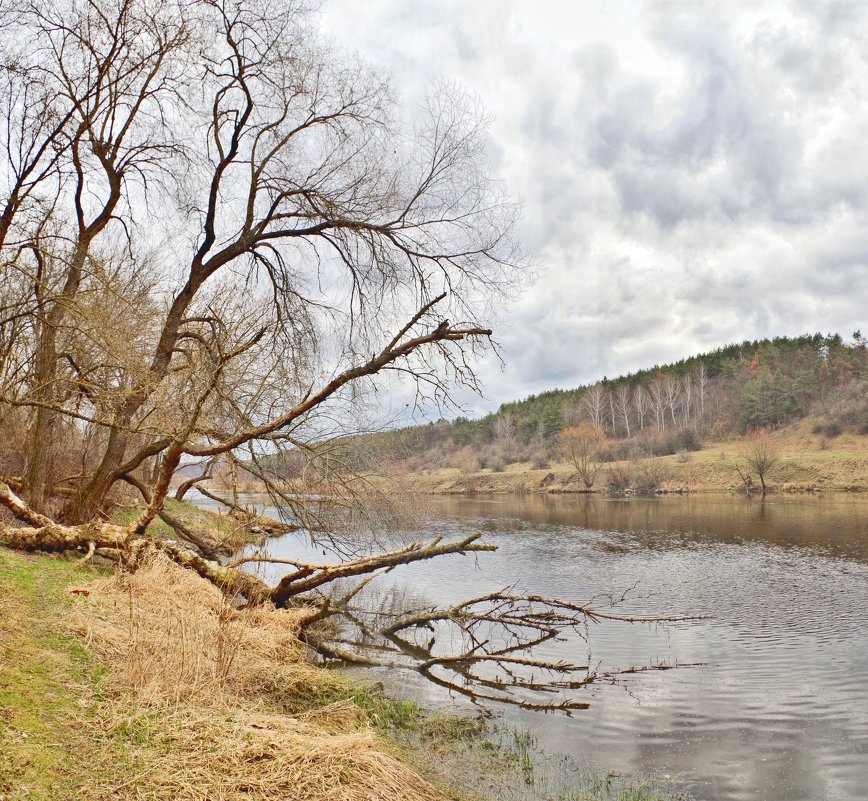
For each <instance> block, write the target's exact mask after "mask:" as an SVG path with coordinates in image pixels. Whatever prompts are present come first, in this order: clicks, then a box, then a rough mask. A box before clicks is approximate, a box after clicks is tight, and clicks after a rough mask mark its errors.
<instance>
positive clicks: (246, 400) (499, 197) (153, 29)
mask: <svg viewBox="0 0 868 801" xmlns="http://www.w3.org/2000/svg"><path fill="white" fill-rule="evenodd" d="M0 81H2V86H3V91H2V92H0V133H2V140H3V149H4V153H3V159H2V162H0V180H2V188H0V192H2V195H0V281H2V284H0V293H2V294H0V435H2V442H0V471H2V476H0V504H2V505H3V506H4V507H5V508H6V509H7V510H8V513H11V516H13V517H14V518H15V519H16V521H17V524H15V525H13V524H12V523H11V522H9V514H8V513H7V520H6V521H3V520H0V540H2V541H3V542H5V544H6V545H7V546H11V547H20V548H30V549H49V550H50V549H64V550H70V549H72V550H74V549H83V550H88V552H89V553H93V552H95V551H98V552H99V553H101V554H103V555H106V556H110V557H112V558H114V559H116V560H118V561H120V562H122V563H124V564H126V565H128V566H131V567H134V566H135V565H136V564H137V562H138V561H140V560H141V558H142V556H143V554H145V553H146V552H149V551H152V550H154V549H157V550H160V551H161V552H163V553H164V554H166V555H167V556H168V557H169V558H172V559H173V560H175V561H177V562H179V563H180V564H183V565H185V566H188V567H190V568H192V569H194V570H197V571H198V572H199V573H201V574H202V575H203V576H206V577H207V578H209V579H211V580H212V581H215V582H217V583H218V584H220V585H221V586H222V587H224V588H225V589H226V590H227V592H241V593H242V594H243V595H244V596H245V597H246V598H247V599H248V601H270V602H273V603H275V604H277V605H285V604H288V603H293V602H296V601H297V600H298V599H299V598H301V599H304V600H305V601H306V602H309V603H312V604H313V606H314V610H315V611H314V612H313V613H312V615H311V621H313V620H315V619H322V618H323V617H326V616H329V615H331V614H336V613H338V612H340V613H342V614H353V613H354V612H353V609H354V608H353V607H352V603H351V602H352V599H353V598H355V597H356V594H357V592H358V591H359V589H360V588H361V587H362V586H363V585H364V584H365V583H367V582H368V581H369V580H370V577H371V576H373V575H376V574H378V573H379V572H382V571H385V570H390V569H392V568H393V567H395V566H397V565H400V564H405V563H408V562H412V561H417V560H419V559H429V558H432V557H435V556H441V555H448V554H467V553H473V552H475V551H482V550H487V549H490V546H487V545H484V544H482V543H481V542H480V540H479V536H478V535H475V534H474V535H471V536H468V537H465V538H462V539H459V540H456V541H453V542H442V541H440V540H437V541H434V542H432V543H429V544H428V545H427V546H421V545H417V544H411V545H409V546H407V545H404V546H401V547H399V548H397V549H395V550H391V551H385V552H381V553H374V554H365V555H362V556H358V555H357V558H354V559H348V560H346V561H344V562H343V563H341V565H340V566H338V567H335V566H334V565H315V564H301V563H294V564H293V565H290V566H288V567H289V568H290V570H289V572H288V574H287V576H286V577H284V578H283V579H282V580H281V581H280V582H279V583H278V584H277V586H275V587H268V586H266V585H264V584H262V582H260V581H258V580H257V579H255V578H254V577H253V576H251V575H250V574H249V573H246V572H244V571H243V570H241V569H239V568H240V567H241V565H240V564H231V563H230V564H229V565H225V564H221V563H220V562H219V561H218V560H217V559H215V554H214V553H213V552H211V551H209V548H208V545H207V543H205V542H203V541H202V540H201V539H200V538H198V537H197V535H196V532H195V531H191V530H190V529H189V528H188V527H187V526H185V525H184V524H183V523H182V522H181V521H179V520H177V519H175V518H174V517H173V516H172V515H171V514H170V513H169V511H168V510H167V509H166V498H167V494H168V493H169V492H170V488H172V487H176V486H177V485H178V480H177V477H176V473H177V471H178V470H179V468H180V467H181V466H183V465H189V464H191V463H194V462H195V463H196V464H198V465H199V466H200V467H199V469H198V472H197V473H196V474H195V475H194V477H193V478H192V479H190V478H189V477H186V476H185V478H187V480H185V481H182V482H181V484H180V486H177V493H178V495H179V497H182V496H183V494H184V493H185V492H187V491H188V490H189V489H190V487H191V486H192V485H193V484H195V483H196V482H200V483H201V482H203V481H205V480H206V479H208V478H209V477H211V476H212V475H214V473H215V471H216V472H221V471H222V472H223V473H225V471H226V470H230V471H235V470H243V471H244V472H245V475H253V476H255V477H256V478H257V480H259V481H261V482H262V483H263V485H264V486H266V487H267V488H268V490H269V491H270V492H272V493H273V494H274V495H275V497H276V498H278V499H279V500H280V501H281V503H282V504H283V505H284V507H285V508H287V509H288V510H290V513H291V514H292V516H293V517H294V520H295V524H296V525H297V526H299V527H300V528H304V529H305V531H306V532H309V533H311V534H312V535H313V536H316V535H317V534H323V535H326V534H328V533H330V532H333V531H334V530H335V527H336V526H337V525H338V523H339V522H340V521H343V522H344V523H347V522H350V523H353V522H355V521H357V520H358V515H359V512H360V510H363V509H365V508H370V500H371V494H372V489H371V488H372V486H374V485H373V484H372V483H371V482H370V481H368V480H367V469H366V468H365V467H364V466H362V467H361V468H360V466H359V463H358V460H357V459H356V460H353V459H347V458H346V448H340V447H335V443H336V442H340V436H341V435H342V434H344V433H346V427H347V425H348V423H349V421H351V420H352V418H353V410H354V409H358V407H359V405H360V404H364V403H366V402H369V401H370V398H371V394H370V393H371V391H372V390H375V389H376V388H378V387H380V386H382V380H383V377H384V376H385V375H387V374H389V373H396V374H399V375H400V376H403V377H404V378H406V379H409V380H410V381H411V382H412V385H413V386H414V387H415V391H416V393H417V399H418V398H422V399H428V400H433V401H434V402H438V403H443V402H446V401H448V398H449V392H450V389H452V388H454V387H455V386H456V385H457V384H469V385H470V386H474V387H475V385H476V379H475V376H474V372H473V363H474V358H475V354H476V352H477V351H478V350H480V349H486V348H489V347H490V342H489V338H490V335H491V331H490V329H489V328H488V324H487V322H486V320H485V317H486V316H487V315H488V314H490V310H491V308H492V301H494V300H496V299H497V298H498V297H499V296H503V295H504V294H506V293H509V292H510V291H511V290H512V289H514V288H515V287H516V286H518V285H519V284H520V282H521V281H522V280H523V279H524V277H525V276H526V274H527V272H528V270H529V265H528V262H527V260H526V259H525V258H524V256H523V255H522V253H521V252H520V249H519V248H518V246H517V244H516V242H515V239H514V238H513V228H514V223H515V219H516V214H517V207H516V205H515V204H514V203H513V202H511V201H510V200H509V198H508V197H507V196H506V195H505V194H504V193H503V192H502V190H501V188H500V186H499V184H498V183H497V182H496V181H494V180H493V179H492V178H491V177H490V176H489V171H488V165H487V164H486V155H485V126H486V119H485V115H484V114H483V113H482V111H481V110H480V108H479V107H478V106H477V104H476V103H475V102H473V101H471V100H470V99H468V98H467V97H466V96H464V95H463V94H462V93H461V92H460V91H458V90H457V89H456V88H455V87H453V86H450V85H448V84H441V85H439V86H437V87H435V90H434V91H433V92H432V94H431V96H430V97H429V99H428V100H427V103H426V105H425V107H424V108H423V109H422V110H421V111H420V113H419V114H418V115H415V117H414V118H413V119H410V120H408V119H405V116H404V115H403V114H402V108H401V107H400V106H399V105H398V104H397V103H396V100H395V97H394V94H393V92H392V89H391V88H390V86H389V83H388V81H387V80H385V79H384V78H383V76H381V75H379V74H378V73H377V72H375V71H373V70H371V69H370V68H368V67H367V66H366V65H365V64H363V63H361V62H360V61H359V60H358V59H356V58H352V57H349V56H346V55H344V54H341V53H339V52H337V51H335V50H334V49H332V48H330V47H329V46H327V45H325V44H323V43H322V41H321V40H320V39H319V38H318V37H317V34H316V16H315V13H314V12H313V11H312V10H311V9H310V8H308V7H307V6H306V4H305V2H304V0H280V1H279V2H277V0H57V2H52V3H43V2H37V0H8V2H4V3H3V6H2V8H0ZM375 400H376V399H375ZM312 489H314V490H315V491H316V492H317V494H318V498H319V500H318V502H316V503H311V502H310V500H309V498H310V493H311V490H312ZM127 492H135V493H137V494H138V495H139V496H140V504H139V511H138V513H137V515H136V517H135V519H134V520H133V521H132V522H130V523H129V524H128V525H123V526H122V525H118V524H116V523H113V522H111V520H112V517H111V513H112V509H113V506H114V504H116V503H117V501H118V499H119V498H121V497H123V494H124V493H127ZM223 500H226V502H227V503H229V504H230V505H231V504H232V503H233V500H232V499H231V498H230V499H228V500H227V499H223ZM157 516H160V517H162V518H163V520H164V521H165V522H166V523H168V524H169V525H170V526H172V527H173V528H174V529H175V531H176V533H177V539H175V540H173V541H168V540H159V541H158V540H156V539H155V538H154V537H152V536H151V534H150V533H149V526H150V524H151V523H152V522H153V521H154V519H155V518H156V517H157ZM260 558H265V557H260ZM348 579H349V580H355V581H357V582H358V583H357V584H354V585H352V586H351V587H349V588H347V587H346V586H344V587H343V588H342V590H341V593H342V594H338V595H335V594H334V593H332V594H331V595H327V594H325V593H324V592H323V588H324V587H326V586H329V585H331V584H332V582H335V581H338V580H344V584H346V580H348ZM590 611H591V610H590V609H589V608H587V607H584V606H581V605H574V606H569V605H564V604H561V603H560V602H557V601H553V600H546V599H541V598H537V599H528V598H524V597H519V596H513V595H512V594H510V592H508V591H504V592H503V593H500V594H498V595H496V596H491V597H485V598H480V599H475V600H474V601H472V602H468V603H467V604H465V605H462V606H461V607H460V608H453V609H451V610H447V611H445V612H443V611H441V612H436V613H435V612H434V610H428V611H427V613H426V614H427V617H426V616H425V615H422V617H419V613H417V614H416V616H415V617H414V616H412V615H411V616H410V617H402V616H398V617H396V618H395V619H394V620H393V622H392V623H391V624H390V626H388V627H387V628H388V630H382V631H380V632H379V636H381V637H383V638H387V640H388V642H390V643H391V644H392V645H395V643H397V642H398V641H399V640H400V639H401V635H402V633H406V632H407V631H409V630H411V629H414V628H417V627H419V626H423V625H424V626H431V625H434V624H435V622H436V623H438V624H443V623H447V624H449V625H454V626H458V627H459V628H460V629H461V631H462V632H463V633H464V634H465V635H466V637H467V640H466V643H467V645H466V648H464V649H463V650H461V651H460V653H457V654H452V655H449V656H448V657H446V656H443V655H440V656H436V655H434V654H427V655H425V654H424V653H421V652H418V651H417V652H415V657H416V658H415V661H413V664H414V666H415V667H416V668H417V669H420V670H423V671H427V672H429V673H431V672H432V671H433V670H434V669H435V667H438V666H439V667H442V666H443V665H447V664H448V665H450V666H452V667H453V668H455V669H459V670H460V671H464V672H465V673H466V672H467V671H471V670H472V668H473V667H474V666H475V665H477V664H479V663H483V662H485V663H491V664H494V665H499V666H500V667H502V668H504V669H505V670H506V671H507V673H506V675H507V676H509V675H512V674H511V673H510V667H511V666H512V667H514V666H515V665H516V664H526V666H529V667H531V668H537V669H547V670H551V671H554V672H555V673H564V672H568V673H569V672H571V671H573V670H575V669H576V668H577V667H578V666H567V665H558V664H548V663H544V662H537V661H535V660H533V659H532V657H531V656H528V655H527V653H526V652H527V649H528V648H529V647H532V646H533V645H534V644H536V643H538V642H540V641H542V640H544V639H548V638H550V637H554V636H556V635H557V634H558V633H559V632H560V631H562V630H563V629H564V628H565V627H573V626H575V625H578V624H579V623H580V622H582V621H584V620H586V619H587V615H588V614H589V613H590ZM483 623H484V624H486V625H497V626H500V627H501V629H502V631H503V632H504V637H501V638H500V639H499V640H498V642H499V643H500V645H498V646H497V647H494V646H492V645H488V644H486V643H484V642H483V641H482V640H480V639H479V638H477V637H475V636H474V631H475V629H476V627H477V626H479V625H482V624H483ZM360 625H362V624H361V623H360ZM320 646H321V649H322V650H324V651H326V650H327V649H328V648H329V646H328V645H327V644H323V643H320ZM331 653H332V655H334V656H336V657H339V658H351V655H350V654H348V653H346V652H345V651H340V650H338V651H335V650H334V647H333V646H332V650H331ZM403 653H404V654H405V655H406V654H408V653H412V648H411V649H410V650H409V651H408V650H407V649H404V651H403ZM357 656H358V655H357ZM450 659H451V661H449V660H450ZM432 660H434V661H432ZM467 675H468V676H469V675H471V674H470V673H467ZM468 680H469V679H468ZM483 681H490V680H489V679H483ZM517 681H518V680H517ZM509 683H510V681H509V680H507V681H506V684H505V685H504V684H501V685H495V686H498V687H503V686H508V685H509ZM519 683H520V682H519Z"/></svg>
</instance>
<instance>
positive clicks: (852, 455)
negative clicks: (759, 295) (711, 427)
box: [408, 424, 868, 495]
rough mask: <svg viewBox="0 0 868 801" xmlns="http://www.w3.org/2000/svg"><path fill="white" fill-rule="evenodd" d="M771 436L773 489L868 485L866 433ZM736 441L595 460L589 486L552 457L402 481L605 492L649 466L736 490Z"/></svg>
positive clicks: (696, 483) (510, 490)
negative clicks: (617, 479)
mask: <svg viewBox="0 0 868 801" xmlns="http://www.w3.org/2000/svg"><path fill="white" fill-rule="evenodd" d="M776 439H777V441H778V443H779V445H780V459H779V461H778V463H777V464H776V465H775V466H774V467H773V468H772V469H771V471H770V472H769V475H768V476H767V478H766V482H767V483H768V484H769V487H770V489H771V490H772V491H773V492H812V491H845V492H854V491H855V492H859V491H866V490H868V435H857V434H842V435H840V436H838V437H835V438H834V439H828V438H825V437H823V436H821V435H816V434H813V433H812V432H811V430H810V427H809V426H807V425H806V424H801V425H796V426H791V427H790V428H788V429H786V430H784V431H781V432H778V434H777V435H776ZM741 445H742V442H741V440H728V441H718V442H711V443H708V444H707V445H706V446H705V447H704V448H702V449H701V450H698V451H693V452H685V453H680V454H674V455H672V456H662V457H656V458H652V459H642V460H633V461H620V462H610V463H607V464H604V465H602V467H601V469H600V472H599V474H598V475H597V478H596V480H595V482H594V486H593V487H592V488H591V489H590V490H589V489H588V488H586V487H585V486H584V484H582V483H581V482H580V481H579V480H578V477H577V476H576V471H575V469H574V468H573V467H572V466H571V465H569V464H566V463H563V462H557V461H553V462H552V463H551V464H549V465H547V466H545V467H538V466H536V465H533V464H531V463H528V462H519V463H514V464H510V465H508V466H507V467H506V468H505V469H503V470H492V469H484V470H475V471H468V470H461V469H458V468H443V469H438V470H425V471H419V472H416V473H414V474H412V476H410V477H409V478H408V481H409V482H410V483H412V486H413V490H414V491H415V492H419V493H425V494H430V495H477V494H526V493H587V492H607V491H609V489H608V486H607V485H608V484H609V483H610V482H609V478H610V476H614V475H616V474H618V473H621V474H631V473H633V474H635V472H636V471H637V470H641V469H646V470H648V469H649V468H650V469H652V470H653V472H654V474H655V477H657V478H659V482H658V487H659V489H660V490H661V491H663V492H727V491H730V492H735V491H743V489H744V485H743V484H742V481H741V478H740V477H739V474H738V472H737V470H736V465H740V466H741V468H742V470H744V469H745V468H744V462H743V460H742V459H741V457H740V455H739V451H740V448H741ZM754 480H755V482H756V476H754ZM756 483H758V482H756Z"/></svg>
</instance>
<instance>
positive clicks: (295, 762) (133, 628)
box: [76, 557, 443, 801]
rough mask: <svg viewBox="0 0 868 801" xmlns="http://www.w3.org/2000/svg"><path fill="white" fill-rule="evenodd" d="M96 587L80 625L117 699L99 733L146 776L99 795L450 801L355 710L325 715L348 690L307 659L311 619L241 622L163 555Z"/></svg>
mask: <svg viewBox="0 0 868 801" xmlns="http://www.w3.org/2000/svg"><path fill="white" fill-rule="evenodd" d="M89 589H90V590H91V592H90V595H89V596H88V597H87V598H81V600H80V601H79V603H78V606H77V618H76V626H77V628H78V629H79V631H80V632H81V633H83V634H85V636H86V637H87V639H88V641H89V642H90V644H91V646H92V647H93V648H94V649H96V650H97V651H98V652H99V653H100V654H101V655H102V656H103V657H104V659H105V661H106V663H107V665H108V668H109V672H108V676H107V679H106V682H107V690H108V692H109V694H110V695H111V696H112V697H113V698H114V701H113V702H108V703H106V704H105V705H104V712H103V714H102V715H101V718H100V720H99V726H100V728H101V729H102V734H103V735H104V736H110V737H118V736H121V737H123V738H124V739H125V741H126V742H127V744H128V745H127V750H126V753H127V757H128V759H129V760H130V765H129V773H131V774H132V775H133V777H134V778H133V779H131V780H128V781H127V782H125V783H124V786H123V787H117V786H116V787H110V788H106V790H107V791H108V792H106V793H104V795H103V796H101V797H105V798H108V797H114V798H117V797H118V795H119V794H120V797H130V798H140V797H147V798H149V799H151V798H152V799H178V800H179V801H185V800H186V799H190V801H192V800H193V799H214V800H215V801H217V800H218V799H219V801H240V799H261V801H272V800H273V801H278V799H280V801H285V799H294V800H295V799H297V801H374V800H375V799H377V800H378V801H399V800H400V801H404V799H411V798H412V799H419V801H429V800H430V801H434V800H435V799H442V798H443V795H442V794H441V793H440V792H439V791H438V790H436V789H435V788H434V787H433V786H431V785H430V784H428V783H427V782H425V781H424V780H423V779H421V778H420V777H419V776H417V775H416V774H415V773H413V771H411V770H410V769H409V768H408V767H407V766H406V765H404V764H403V763H402V762H401V761H400V760H399V759H398V758H397V756H396V755H395V754H394V753H391V751H390V748H389V746H388V745H387V744H386V743H384V742H383V741H381V740H380V739H378V737H377V736H376V735H375V734H374V733H373V732H372V731H371V730H370V728H369V727H368V725H367V723H366V722H365V719H364V716H363V714H362V713H361V711H360V710H359V708H358V707H357V706H356V705H355V704H353V703H352V702H346V701H342V702H338V703H336V704H332V705H330V706H326V707H321V708H317V707H316V706H315V699H316V698H317V697H328V696H329V695H332V696H333V694H334V692H335V690H337V689H338V688H339V687H341V686H342V681H341V679H340V677H338V676H336V675H334V674H332V673H330V672H328V671H325V670H323V669H322V668H318V667H316V666H315V665H311V664H309V663H307V662H306V661H305V658H304V652H303V650H302V646H301V644H300V643H299V641H298V640H297V638H296V633H297V629H298V619H299V615H300V613H299V612H293V611H277V610H274V609H256V610H249V611H248V610H243V611H238V610H236V609H234V607H233V605H232V604H231V603H229V602H227V601H226V600H225V599H224V598H223V596H222V595H221V593H220V592H219V591H217V589H216V588H214V587H212V586H211V585H210V584H208V583H207V582H205V581H203V580H202V579H200V578H199V577H198V576H195V575H193V574H192V573H190V572H189V571H186V570H183V569H182V568H178V567H177V566H175V565H173V564H172V563H171V562H169V561H168V560H166V559H164V558H163V557H156V558H154V559H153V561H151V562H150V563H149V564H148V565H147V566H145V567H143V568H141V569H139V570H138V571H136V573H135V574H132V575H125V574H119V575H117V576H116V577H114V578H111V579H104V580H101V581H97V582H95V583H94V584H92V585H90V587H89ZM130 698H132V699H133V701H132V703H130V702H129V699H130Z"/></svg>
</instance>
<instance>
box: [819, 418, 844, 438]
mask: <svg viewBox="0 0 868 801" xmlns="http://www.w3.org/2000/svg"><path fill="white" fill-rule="evenodd" d="M811 431H813V433H814V434H822V435H823V436H824V437H828V438H829V439H835V437H837V436H839V435H840V434H841V432H842V431H843V429H842V428H841V424H840V423H839V422H838V421H837V420H828V421H826V422H822V423H816V424H815V425H814V427H813V428H812V429H811Z"/></svg>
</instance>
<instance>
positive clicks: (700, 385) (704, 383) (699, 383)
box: [694, 362, 708, 419]
mask: <svg viewBox="0 0 868 801" xmlns="http://www.w3.org/2000/svg"><path fill="white" fill-rule="evenodd" d="M694 383H695V384H696V393H697V395H698V396H699V416H700V417H702V418H703V419H704V418H705V395H706V392H707V390H708V367H707V366H706V364H705V362H700V363H699V369H698V370H697V371H696V376H695V377H694Z"/></svg>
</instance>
